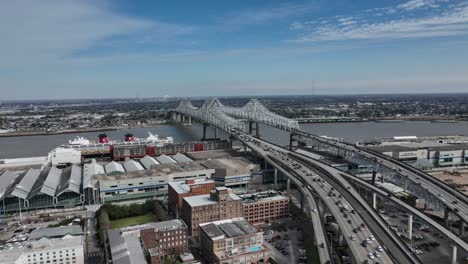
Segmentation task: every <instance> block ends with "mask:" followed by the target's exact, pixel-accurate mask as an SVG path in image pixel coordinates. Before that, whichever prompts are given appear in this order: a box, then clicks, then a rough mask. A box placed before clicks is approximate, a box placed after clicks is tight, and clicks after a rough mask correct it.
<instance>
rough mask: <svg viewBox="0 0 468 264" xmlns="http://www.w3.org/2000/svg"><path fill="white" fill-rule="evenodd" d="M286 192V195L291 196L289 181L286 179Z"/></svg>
mask: <svg viewBox="0 0 468 264" xmlns="http://www.w3.org/2000/svg"><path fill="white" fill-rule="evenodd" d="M286 192H287V193H288V194H291V179H289V178H288V181H287V182H286Z"/></svg>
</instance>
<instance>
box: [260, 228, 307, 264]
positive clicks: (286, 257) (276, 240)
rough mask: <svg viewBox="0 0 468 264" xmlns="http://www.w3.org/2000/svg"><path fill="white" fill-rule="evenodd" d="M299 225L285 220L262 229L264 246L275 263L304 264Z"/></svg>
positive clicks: (302, 240) (301, 233)
mask: <svg viewBox="0 0 468 264" xmlns="http://www.w3.org/2000/svg"><path fill="white" fill-rule="evenodd" d="M301 226H302V225H301V224H300V223H299V222H297V221H293V220H287V221H284V222H281V223H280V224H276V225H272V226H269V227H267V228H264V238H265V244H266V246H267V247H268V248H270V250H271V252H272V258H273V260H274V261H276V263H286V264H287V263H306V262H305V248H304V237H303V232H302V229H301Z"/></svg>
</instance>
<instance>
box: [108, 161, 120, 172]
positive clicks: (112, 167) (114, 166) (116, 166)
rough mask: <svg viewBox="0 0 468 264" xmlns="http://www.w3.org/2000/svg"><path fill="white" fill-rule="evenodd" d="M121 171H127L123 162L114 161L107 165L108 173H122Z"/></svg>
mask: <svg viewBox="0 0 468 264" xmlns="http://www.w3.org/2000/svg"><path fill="white" fill-rule="evenodd" d="M121 173H125V169H124V167H123V166H122V164H120V163H117V162H115V161H112V162H109V163H108V164H107V165H106V174H121Z"/></svg>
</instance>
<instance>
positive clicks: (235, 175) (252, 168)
mask: <svg viewBox="0 0 468 264" xmlns="http://www.w3.org/2000/svg"><path fill="white" fill-rule="evenodd" d="M202 164H203V166H205V167H206V168H209V169H213V170H214V174H213V176H211V178H212V179H213V180H214V181H215V182H216V185H218V186H226V187H230V188H236V187H246V186H247V184H249V182H250V181H251V179H252V174H253V173H256V172H258V171H259V165H257V164H253V163H250V162H249V161H247V160H245V159H243V158H241V157H231V158H221V159H211V160H208V161H205V162H203V163H202Z"/></svg>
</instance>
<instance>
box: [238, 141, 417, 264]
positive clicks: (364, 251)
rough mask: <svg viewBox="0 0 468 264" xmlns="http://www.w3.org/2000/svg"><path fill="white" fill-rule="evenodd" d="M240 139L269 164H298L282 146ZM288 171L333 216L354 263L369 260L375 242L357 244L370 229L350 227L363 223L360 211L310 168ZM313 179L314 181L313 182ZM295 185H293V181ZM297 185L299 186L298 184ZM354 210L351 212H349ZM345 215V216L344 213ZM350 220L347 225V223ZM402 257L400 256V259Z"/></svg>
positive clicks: (384, 258)
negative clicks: (317, 196) (299, 180)
mask: <svg viewBox="0 0 468 264" xmlns="http://www.w3.org/2000/svg"><path fill="white" fill-rule="evenodd" d="M240 139H241V140H242V141H243V142H245V143H246V144H247V145H248V146H249V147H250V148H251V149H253V150H254V151H256V152H257V153H259V154H261V155H262V156H264V157H269V159H270V161H273V165H275V163H276V164H278V163H282V165H283V166H284V167H286V168H294V167H297V165H298V163H297V162H296V161H295V160H293V159H290V158H286V155H287V154H290V152H289V151H288V150H286V149H284V148H281V147H278V146H276V145H273V144H270V143H267V142H264V141H262V140H259V139H257V138H253V137H251V136H249V135H245V134H244V135H243V137H241V138H240ZM265 146H267V149H274V150H275V151H271V150H265ZM279 168H280V169H281V170H284V169H283V168H282V166H281V165H280V167H279ZM288 172H290V174H291V173H295V174H296V175H297V176H298V178H299V179H301V180H302V181H304V182H303V184H304V185H307V186H308V187H307V188H311V189H310V191H312V189H313V190H314V191H315V192H316V193H317V194H318V195H319V196H320V197H322V199H323V202H324V203H325V204H326V205H327V207H328V208H329V210H330V211H331V213H332V215H333V216H334V217H335V219H336V221H337V222H338V225H339V226H340V228H341V232H342V233H343V235H344V238H345V240H346V241H347V244H348V246H349V248H350V250H351V252H352V253H353V256H354V258H355V259H356V261H357V263H364V261H366V260H370V257H369V255H370V254H371V255H372V259H374V253H375V252H376V248H377V246H378V244H377V241H375V240H374V241H372V242H371V243H370V245H368V246H367V247H364V246H362V245H361V242H362V241H364V240H366V239H368V238H370V237H376V235H375V234H373V233H372V231H371V230H370V229H369V228H367V227H364V228H363V229H362V231H357V233H354V232H353V230H354V229H357V228H358V226H360V225H361V224H362V223H364V221H363V219H362V218H361V216H360V214H358V213H356V212H358V210H357V209H353V207H352V206H351V205H350V204H349V203H347V202H346V201H345V200H344V199H343V198H342V197H340V195H339V194H338V193H337V192H336V191H335V190H334V187H332V186H331V185H330V184H329V183H328V182H326V181H324V180H322V179H321V178H320V177H319V176H318V175H317V174H314V176H311V173H312V172H311V171H308V170H305V169H303V168H302V166H301V167H299V168H298V169H294V170H292V171H291V170H288ZM313 179H315V180H316V181H314V180H313ZM296 185H297V184H296ZM298 186H301V185H298ZM329 193H334V194H335V195H334V196H329V195H328V194H329ZM341 208H347V210H348V211H349V213H348V212H345V211H343V212H342V209H341ZM352 210H354V212H355V213H351V211H352ZM345 214H346V217H344V215H345ZM348 220H350V221H351V224H350V223H349V222H348ZM352 236H355V237H356V239H355V240H353V239H352ZM379 255H380V258H379V260H378V261H379V262H380V261H381V262H382V263H393V261H392V260H391V258H390V257H389V256H388V253H387V252H385V251H384V252H381V253H379ZM403 259H404V258H403ZM399 263H412V262H399Z"/></svg>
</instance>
